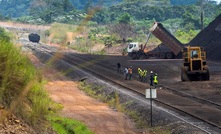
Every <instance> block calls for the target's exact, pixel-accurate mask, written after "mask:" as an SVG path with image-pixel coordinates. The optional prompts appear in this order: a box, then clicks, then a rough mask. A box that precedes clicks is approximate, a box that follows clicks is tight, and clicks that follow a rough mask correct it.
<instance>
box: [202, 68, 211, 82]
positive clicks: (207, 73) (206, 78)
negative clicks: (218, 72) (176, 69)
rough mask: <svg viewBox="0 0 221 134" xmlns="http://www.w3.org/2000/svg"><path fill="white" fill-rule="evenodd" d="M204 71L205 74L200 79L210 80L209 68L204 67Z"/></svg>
mask: <svg viewBox="0 0 221 134" xmlns="http://www.w3.org/2000/svg"><path fill="white" fill-rule="evenodd" d="M204 69H205V70H206V73H205V74H203V75H202V79H203V80H205V81H206V80H209V79H210V74H209V67H208V66H205V67H204Z"/></svg>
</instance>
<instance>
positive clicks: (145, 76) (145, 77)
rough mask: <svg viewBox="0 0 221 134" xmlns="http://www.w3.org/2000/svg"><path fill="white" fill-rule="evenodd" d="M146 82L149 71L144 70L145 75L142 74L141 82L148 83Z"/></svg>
mask: <svg viewBox="0 0 221 134" xmlns="http://www.w3.org/2000/svg"><path fill="white" fill-rule="evenodd" d="M146 80H147V70H146V69H144V70H143V73H142V78H141V81H142V82H146Z"/></svg>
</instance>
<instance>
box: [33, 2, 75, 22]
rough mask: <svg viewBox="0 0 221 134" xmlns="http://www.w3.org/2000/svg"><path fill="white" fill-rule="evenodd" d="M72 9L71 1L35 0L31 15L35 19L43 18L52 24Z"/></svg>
mask: <svg viewBox="0 0 221 134" xmlns="http://www.w3.org/2000/svg"><path fill="white" fill-rule="evenodd" d="M71 7H72V5H71V3H70V2H69V0H33V2H32V3H31V8H30V14H31V15H33V16H34V17H35V18H41V19H42V20H44V21H45V22H46V23H51V22H53V21H54V20H55V19H56V18H57V17H58V16H60V15H63V14H64V13H65V11H69V10H70V8H71Z"/></svg>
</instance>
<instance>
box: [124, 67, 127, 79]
mask: <svg viewBox="0 0 221 134" xmlns="http://www.w3.org/2000/svg"><path fill="white" fill-rule="evenodd" d="M124 75H125V80H127V77H128V67H125V69H124Z"/></svg>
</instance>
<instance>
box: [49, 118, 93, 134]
mask: <svg viewBox="0 0 221 134" xmlns="http://www.w3.org/2000/svg"><path fill="white" fill-rule="evenodd" d="M49 120H50V121H51V123H52V127H53V129H54V130H55V131H56V132H57V133H58V134H92V132H91V131H90V130H88V128H87V127H86V126H85V125H84V124H83V123H81V122H79V121H75V120H71V119H69V118H61V117H55V116H53V117H50V118H49Z"/></svg>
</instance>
